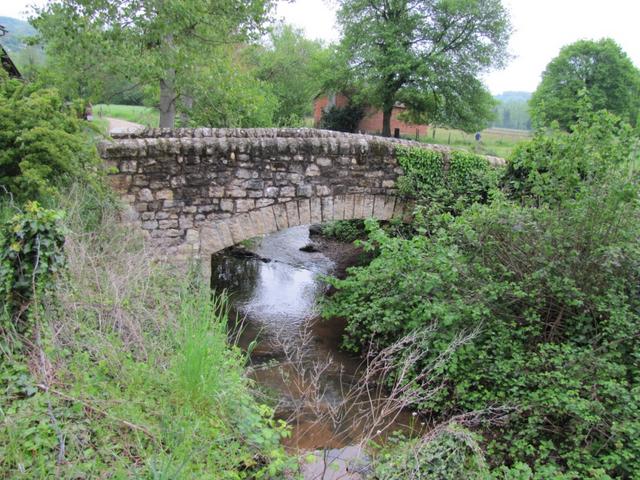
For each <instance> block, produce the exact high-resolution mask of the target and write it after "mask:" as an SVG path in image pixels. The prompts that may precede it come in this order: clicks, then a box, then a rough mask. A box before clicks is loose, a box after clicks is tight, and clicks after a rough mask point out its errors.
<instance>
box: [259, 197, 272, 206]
mask: <svg viewBox="0 0 640 480" xmlns="http://www.w3.org/2000/svg"><path fill="white" fill-rule="evenodd" d="M274 203H275V200H274V199H272V198H260V199H258V200H256V208H262V207H268V206H269V205H273V204H274Z"/></svg>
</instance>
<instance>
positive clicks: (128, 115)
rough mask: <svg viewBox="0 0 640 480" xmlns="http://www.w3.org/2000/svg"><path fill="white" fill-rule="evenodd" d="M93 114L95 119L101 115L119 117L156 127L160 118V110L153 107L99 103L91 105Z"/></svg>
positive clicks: (98, 118)
mask: <svg viewBox="0 0 640 480" xmlns="http://www.w3.org/2000/svg"><path fill="white" fill-rule="evenodd" d="M93 114H94V116H95V118H96V120H100V118H101V117H112V118H120V119H122V120H127V121H129V122H134V123H139V124H141V125H144V126H146V127H157V126H158V124H159V119H160V112H158V110H156V109H155V108H150V107H139V106H134V105H106V104H99V105H95V106H94V107H93Z"/></svg>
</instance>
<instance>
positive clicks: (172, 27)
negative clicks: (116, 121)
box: [32, 0, 273, 127]
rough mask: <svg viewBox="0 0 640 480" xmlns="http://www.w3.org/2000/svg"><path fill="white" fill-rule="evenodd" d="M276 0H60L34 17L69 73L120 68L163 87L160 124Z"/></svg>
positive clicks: (92, 75) (89, 76)
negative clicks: (194, 79)
mask: <svg viewBox="0 0 640 480" xmlns="http://www.w3.org/2000/svg"><path fill="white" fill-rule="evenodd" d="M272 5H273V1H272V0H190V1H188V2H177V1H169V0H113V1H108V2H107V1H103V0H54V1H53V2H51V3H49V4H48V5H47V6H46V7H44V8H43V9H42V10H40V11H39V12H38V16H37V17H36V18H35V19H33V21H32V23H33V24H34V25H35V26H36V27H37V28H38V30H39V31H40V34H41V36H42V39H43V40H44V42H45V43H46V44H47V52H48V54H49V55H50V57H51V58H52V59H53V60H54V61H55V60H56V59H57V60H58V61H59V62H64V64H65V65H67V66H68V68H67V70H68V75H70V76H73V77H78V78H79V81H81V80H82V79H83V78H84V80H85V82H87V83H91V82H95V81H96V80H99V78H100V76H101V75H104V74H105V73H110V74H113V73H117V74H119V75H123V76H125V78H128V79H131V80H135V81H137V82H140V83H141V84H145V85H148V84H157V85H158V86H159V88H160V126H161V127H172V126H173V125H174V121H175V116H176V110H177V106H178V104H179V102H180V100H181V97H184V96H185V95H186V96H188V95H190V90H191V85H190V82H191V78H192V76H193V73H194V72H196V71H198V70H199V69H200V68H201V67H202V66H204V65H206V64H207V61H208V58H209V59H210V58H211V57H212V56H214V55H215V54H216V51H217V49H219V48H220V47H221V46H223V45H227V44H232V43H236V42H240V41H243V40H245V39H246V38H247V37H249V36H251V35H253V34H255V33H257V32H259V31H260V26H261V25H262V23H263V22H264V20H265V19H266V16H267V14H268V12H269V10H270V8H271V7H272Z"/></svg>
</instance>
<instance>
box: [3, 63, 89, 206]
mask: <svg viewBox="0 0 640 480" xmlns="http://www.w3.org/2000/svg"><path fill="white" fill-rule="evenodd" d="M87 128H88V127H86V123H85V122H83V121H82V120H80V119H79V118H78V115H77V112H76V109H74V108H73V105H69V104H66V103H65V102H64V101H63V100H62V98H61V97H60V95H59V94H58V93H57V91H56V90H52V89H42V88H40V87H39V86H38V85H37V84H29V83H23V82H20V81H18V80H11V79H8V78H7V76H6V73H4V71H2V70H0V187H4V188H5V189H7V190H9V192H11V193H12V194H13V196H14V198H15V200H17V201H19V202H23V201H26V200H39V201H40V202H41V203H43V204H44V205H49V203H50V202H51V201H52V199H55V198H56V197H58V196H60V193H61V191H63V190H61V189H64V188H65V187H68V186H69V185H71V184H72V183H75V182H78V181H80V182H82V183H88V184H93V185H94V187H95V188H100V186H99V182H98V180H97V178H98V172H99V165H100V161H99V158H98V155H97V152H96V148H95V145H94V142H93V140H92V138H91V136H90V135H87Z"/></svg>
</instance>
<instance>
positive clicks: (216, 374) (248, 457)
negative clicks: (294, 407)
mask: <svg viewBox="0 0 640 480" xmlns="http://www.w3.org/2000/svg"><path fill="white" fill-rule="evenodd" d="M68 199H69V200H68V201H69V203H68V204H66V205H65V209H66V211H67V212H68V214H67V220H66V221H67V228H68V230H69V234H68V236H67V240H66V255H67V262H68V267H67V271H66V273H65V274H64V275H61V276H60V277H59V278H58V279H57V281H56V283H55V285H54V288H53V290H52V291H50V292H48V293H47V295H46V298H45V299H43V302H42V303H43V305H42V308H41V309H40V315H39V319H38V322H37V325H38V327H37V329H38V331H39V332H40V333H39V335H38V339H37V340H36V341H34V340H33V338H30V339H26V340H29V342H25V345H27V344H28V345H30V347H29V348H27V349H26V350H23V351H19V349H17V347H16V346H13V347H10V346H9V347H8V346H7V345H6V344H4V343H3V342H2V340H0V347H2V348H0V356H1V358H0V478H16V479H22V478H24V479H26V478H29V479H32V478H105V477H107V476H108V477H109V478H154V479H169V478H170V479H182V478H185V479H186V478H211V479H213V478H215V479H226V478H229V479H242V478H265V479H266V478H283V473H282V472H283V469H284V468H288V467H290V463H289V458H288V457H287V456H286V455H285V454H284V451H283V449H282V448H281V447H280V446H279V440H280V438H281V436H282V435H285V434H286V430H285V429H284V428H283V427H282V426H281V425H279V424H277V423H276V422H275V421H274V420H273V419H272V415H273V412H272V411H271V410H270V409H269V408H268V407H265V406H262V405H259V404H258V403H256V401H255V400H254V398H253V396H252V394H251V390H250V383H249V381H248V380H247V379H246V378H245V376H244V357H243V355H242V353H241V352H240V351H239V349H237V348H236V347H234V346H232V345H229V344H228V343H227V316H226V303H225V299H224V298H222V297H219V296H213V295H212V293H211V291H210V290H209V288H208V285H206V284H203V283H202V282H201V280H200V278H199V277H197V276H194V275H189V274H188V273H185V272H182V271H180V270H177V269H175V268H172V267H170V266H167V265H164V264H161V263H160V262H157V261H156V260H155V258H154V255H153V252H151V251H148V250H147V249H146V247H145V244H144V242H143V241H142V239H141V238H140V237H139V236H138V235H137V234H136V233H135V232H132V230H131V229H130V228H127V226H126V225H123V224H121V222H120V213H119V212H117V211H114V209H112V208H111V207H108V206H106V207H105V208H104V210H103V211H102V212H100V214H99V215H95V221H91V222H87V221H86V220H85V219H84V218H83V217H84V214H83V212H85V211H86V209H85V207H84V205H83V202H90V201H91V200H90V199H87V198H86V197H85V194H84V193H83V192H82V191H79V192H76V193H75V194H70V195H69V196H68ZM92 208H94V209H95V208H96V207H95V206H94V207H92ZM0 321H1V318H0ZM10 349H13V354H10V353H11V352H10V351H9V350H10ZM20 352H22V353H20Z"/></svg>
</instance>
